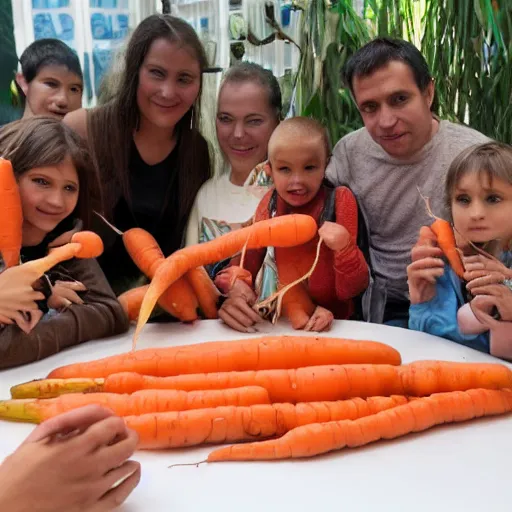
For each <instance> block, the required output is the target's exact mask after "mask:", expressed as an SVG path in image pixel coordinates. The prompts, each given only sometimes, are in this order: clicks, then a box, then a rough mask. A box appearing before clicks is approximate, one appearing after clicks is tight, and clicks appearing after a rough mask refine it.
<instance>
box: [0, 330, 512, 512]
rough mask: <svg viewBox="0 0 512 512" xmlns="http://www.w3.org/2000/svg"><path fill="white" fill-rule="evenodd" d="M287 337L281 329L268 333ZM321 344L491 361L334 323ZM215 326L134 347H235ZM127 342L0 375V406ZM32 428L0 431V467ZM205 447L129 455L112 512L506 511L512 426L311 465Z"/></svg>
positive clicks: (403, 335) (414, 439) (439, 343)
mask: <svg viewBox="0 0 512 512" xmlns="http://www.w3.org/2000/svg"><path fill="white" fill-rule="evenodd" d="M269 331H270V332H272V333H274V334H291V333H293V332H294V331H292V330H291V329H290V328H289V327H287V326H286V325H285V324H282V325H277V326H275V327H273V328H271V329H270V330H269ZM329 335H331V336H339V337H347V338H355V339H372V340H377V341H382V342H384V343H388V344H389V345H392V346H393V347H395V348H396V349H398V350H399V351H400V353H401V354H402V358H403V361H404V362H410V361H413V360H418V359H445V360H451V361H480V362H486V361H496V359H494V358H492V357H490V356H488V355H486V354H481V353H479V352H476V351H473V350H471V349H467V348H465V347H462V346H460V345H457V344H456V343H451V342H448V341H445V340H442V339H439V338H436V337H433V336H429V335H426V334H421V333H417V332H412V331H406V330H403V329H399V328H394V327H386V326H381V325H379V326H377V325H372V324H364V323H358V322H349V321H338V322H336V323H335V324H334V327H333V329H332V331H331V332H330V333H329ZM239 337H240V335H239V334H238V333H235V332H234V331H232V330H229V329H228V328H227V327H225V326H223V325H221V324H220V323H218V322H216V321H203V322H196V324H194V325H182V324H173V325H169V324H167V325H162V324H159V325H156V324H153V325H149V326H147V327H146V328H145V330H144V331H143V333H142V335H141V341H140V345H139V346H140V347H141V348H142V347H149V346H165V345H183V344H187V343H193V342H199V341H209V340H220V339H236V338H239ZM130 347H131V335H125V336H120V337H117V338H110V339H107V340H102V341H95V342H89V343H85V344H83V345H81V346H79V347H75V348H73V349H70V350H67V351H65V352H63V353H61V354H58V355H56V356H53V357H50V358H48V359H45V360H43V361H39V362H37V363H34V364H31V365H27V366H24V367H20V368H15V369H12V370H5V371H2V372H0V398H9V396H10V395H9V388H10V386H11V385H13V384H17V383H20V382H24V381H27V380H31V379H33V378H39V377H44V376H46V375H47V374H48V372H49V371H50V370H51V369H53V368H55V367H57V366H61V365H63V364H68V363H71V362H76V361H82V360H84V361H85V360H90V359H95V358H99V357H104V356H107V355H111V354H115V353H118V352H122V351H127V350H129V349H130ZM32 428H33V426H31V425H28V424H18V423H9V422H3V421H0V460H1V459H3V458H4V457H5V456H6V455H8V454H9V453H11V452H12V451H13V450H14V449H15V448H16V447H17V446H18V445H19V444H20V443H21V442H22V441H23V439H24V438H25V437H26V436H27V435H28V434H29V432H30V431H31V430H32ZM211 449H212V448H211V447H201V448H193V449H186V450H185V449H184V450H172V451H166V452H142V451H141V452H137V453H136V454H135V456H134V459H136V460H138V461H140V462H141V464H142V479H141V482H140V484H139V486H138V487H137V488H136V489H135V491H134V492H133V493H132V495H131V496H130V497H129V498H128V500H127V502H126V503H125V504H124V505H123V506H122V507H121V509H120V510H121V511H122V512H135V511H144V512H149V511H151V512H183V511H185V512H194V511H209V512H212V511H219V512H220V511H222V512H231V511H243V512H253V511H254V512H256V511H257V512H272V511H274V510H275V511H281V512H302V511H308V512H309V511H311V510H314V511H318V512H320V511H322V512H323V511H331V510H332V511H341V510H343V511H377V510H392V511H394V512H398V511H414V512H419V511H436V512H439V511H445V510H446V511H448V510H449V511H459V510H461V511H462V510H464V511H472V510H474V511H478V512H482V511H483V510H485V509H488V510H492V511H493V512H500V511H507V512H508V511H510V510H512V485H511V484H510V459H511V456H512V416H508V417H497V418H491V419H481V420H477V421H473V422H469V423H466V424H458V425H447V426H443V427H437V428H434V429H432V430H429V431H427V432H423V433H419V434H415V435H410V436H407V437H405V438H401V439H397V440H394V441H391V442H379V443H374V444H372V445H369V446H367V447H364V448H359V449H352V450H343V451H340V452H337V453H331V454H327V455H324V456H321V457H316V458H314V459H304V460H296V461H279V462H265V463H259V462H252V463H247V462H240V463H222V464H212V465H207V464H203V465H201V466H199V467H195V466H191V467H177V468H172V469H167V466H169V465H170V464H175V463H189V462H196V461H200V460H203V459H204V458H205V456H206V455H207V454H208V453H209V451H211Z"/></svg>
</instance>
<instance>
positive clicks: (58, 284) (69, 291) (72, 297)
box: [48, 281, 87, 310]
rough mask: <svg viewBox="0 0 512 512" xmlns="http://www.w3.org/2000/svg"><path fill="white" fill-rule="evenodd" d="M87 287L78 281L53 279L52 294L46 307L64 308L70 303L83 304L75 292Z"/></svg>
mask: <svg viewBox="0 0 512 512" xmlns="http://www.w3.org/2000/svg"><path fill="white" fill-rule="evenodd" d="M86 290H87V288H86V287H85V285H84V284H83V283H80V282H79V281H55V284H54V285H53V286H52V294H51V296H50V297H49V298H48V307H49V308H52V309H57V310H61V309H66V308H68V307H69V306H71V304H83V303H84V301H83V300H82V299H81V298H80V296H79V295H78V293H77V292H84V291H86Z"/></svg>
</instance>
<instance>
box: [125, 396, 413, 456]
mask: <svg viewBox="0 0 512 512" xmlns="http://www.w3.org/2000/svg"><path fill="white" fill-rule="evenodd" d="M407 402H408V400H407V398H406V397H404V396H396V397H395V396H393V397H372V398H368V399H367V400H363V399H361V398H355V399H353V400H346V401H340V402H311V403H302V404H297V405H292V404H272V405H265V404H262V405H251V406H248V407H236V406H231V407H216V408H209V409H194V410H188V411H182V412H163V413H152V414H143V415H140V416H128V417H125V422H126V425H127V426H128V427H129V428H131V429H133V430H135V431H136V432H137V434H138V435H139V443H138V448H139V449H146V450H147V449H153V450H154V449H162V448H178V447H185V446H194V445H199V444H205V443H225V442H238V441H253V440H255V439H266V438H269V437H274V436H282V435H283V434H284V433H286V432H288V431H289V430H291V429H293V428H296V427H298V426H299V425H308V424H310V423H316V422H320V421H333V420H341V419H356V418H361V417H364V416H367V415H369V414H375V413H377V412H379V411H383V410H386V409H389V408H391V407H396V406H398V405H401V404H405V403H407Z"/></svg>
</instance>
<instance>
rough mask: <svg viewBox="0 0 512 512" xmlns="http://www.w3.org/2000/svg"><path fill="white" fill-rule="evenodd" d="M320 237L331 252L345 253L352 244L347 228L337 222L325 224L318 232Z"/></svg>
mask: <svg viewBox="0 0 512 512" xmlns="http://www.w3.org/2000/svg"><path fill="white" fill-rule="evenodd" d="M318 236H319V237H320V238H321V239H322V240H323V242H324V243H325V245H326V246H327V247H329V249H331V251H343V250H344V249H346V248H347V247H348V246H349V245H350V243H351V237H350V233H349V232H348V231H347V228H345V226H342V225H341V224H336V223H335V222H327V221H326V222H324V223H323V224H322V227H321V228H320V229H319V230H318Z"/></svg>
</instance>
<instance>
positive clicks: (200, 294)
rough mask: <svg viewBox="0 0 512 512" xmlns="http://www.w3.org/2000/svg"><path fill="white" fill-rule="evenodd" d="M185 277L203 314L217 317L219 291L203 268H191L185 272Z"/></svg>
mask: <svg viewBox="0 0 512 512" xmlns="http://www.w3.org/2000/svg"><path fill="white" fill-rule="evenodd" d="M185 277H186V279H187V281H188V282H189V283H190V286H192V289H193V291H194V293H195V295H196V297H197V300H198V302H199V307H200V308H201V311H202V312H203V315H204V316H205V317H206V318H210V319H214V318H218V316H219V315H218V313H217V301H218V300H219V297H220V292H219V290H217V287H216V286H215V285H214V284H213V281H212V280H211V279H210V276H209V275H208V273H207V272H206V270H205V268H204V267H197V268H193V269H191V270H189V271H188V272H187V273H186V274H185ZM178 281H179V279H178Z"/></svg>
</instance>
